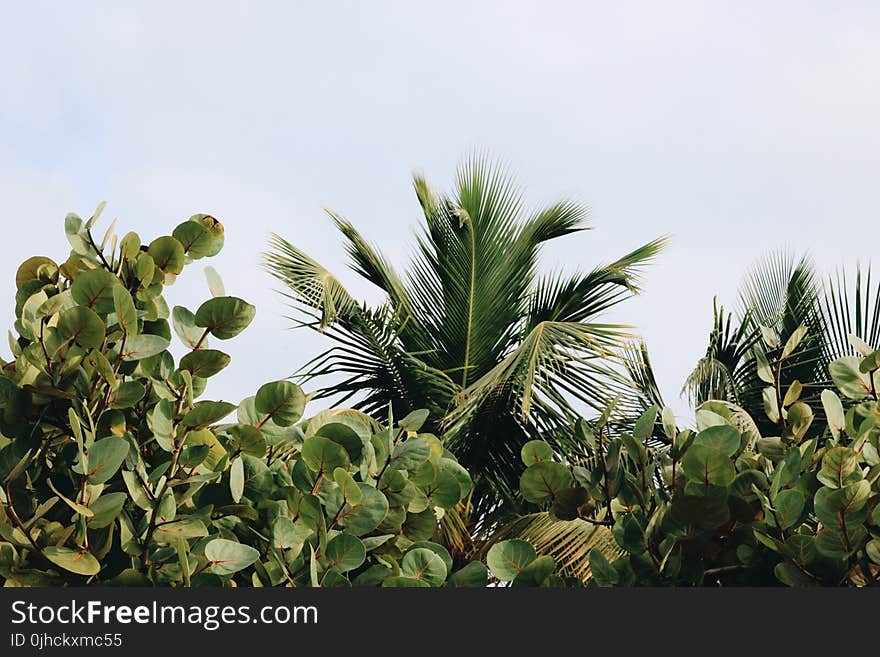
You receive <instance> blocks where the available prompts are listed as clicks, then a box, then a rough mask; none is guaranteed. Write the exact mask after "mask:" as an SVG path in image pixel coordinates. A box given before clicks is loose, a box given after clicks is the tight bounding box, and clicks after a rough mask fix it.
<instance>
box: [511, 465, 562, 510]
mask: <svg viewBox="0 0 880 657" xmlns="http://www.w3.org/2000/svg"><path fill="white" fill-rule="evenodd" d="M571 484H572V476H571V472H569V470H568V468H567V467H566V466H564V465H563V464H561V463H549V462H539V463H535V464H534V465H530V466H529V467H528V468H526V470H525V472H523V474H522V476H521V477H520V481H519V489H520V492H521V493H522V495H523V497H524V498H525V499H526V501H528V502H532V503H534V504H541V503H543V502H548V501H551V500H553V499H554V498H555V497H556V495H557V493H558V492H559V491H561V490H565V489H567V488H570V487H571Z"/></svg>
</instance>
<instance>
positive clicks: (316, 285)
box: [264, 234, 358, 328]
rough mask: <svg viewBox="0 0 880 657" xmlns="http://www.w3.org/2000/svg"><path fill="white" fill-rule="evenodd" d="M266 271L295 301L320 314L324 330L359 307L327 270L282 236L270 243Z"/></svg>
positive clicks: (272, 237) (276, 237)
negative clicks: (285, 288)
mask: <svg viewBox="0 0 880 657" xmlns="http://www.w3.org/2000/svg"><path fill="white" fill-rule="evenodd" d="M269 247H270V248H271V251H269V252H268V253H266V254H265V255H264V264H265V267H266V269H267V270H268V271H269V273H270V274H272V275H273V276H274V277H275V278H277V279H278V280H280V281H281V282H282V283H284V284H285V285H286V286H287V288H288V289H289V290H290V293H289V294H290V295H291V298H292V300H294V301H295V302H298V303H301V304H303V305H305V306H307V307H310V308H313V309H315V310H317V311H319V313H320V323H321V328H324V327H326V326H329V325H330V324H332V323H333V322H335V321H336V320H337V319H339V318H340V317H343V318H348V317H350V316H352V315H354V314H356V313H357V312H358V304H357V302H356V301H355V300H354V298H353V297H352V296H351V295H350V294H349V293H348V290H346V289H345V287H344V286H343V285H342V283H341V282H340V281H339V279H337V278H336V277H335V276H334V275H333V274H332V273H331V272H330V271H329V270H328V269H326V268H325V267H324V266H322V265H321V264H320V263H319V262H317V261H316V260H314V259H312V258H311V257H309V256H308V255H306V254H305V253H304V252H302V251H301V250H299V249H298V248H296V247H295V246H293V244H291V243H290V242H288V241H287V240H285V239H284V238H283V237H281V236H279V235H275V234H273V235H272V236H271V238H270V240H269Z"/></svg>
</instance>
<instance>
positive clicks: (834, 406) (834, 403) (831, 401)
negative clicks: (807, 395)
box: [822, 390, 846, 440]
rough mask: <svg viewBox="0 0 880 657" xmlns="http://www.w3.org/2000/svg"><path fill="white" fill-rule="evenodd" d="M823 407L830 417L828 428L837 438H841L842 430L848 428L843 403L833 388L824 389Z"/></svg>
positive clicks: (827, 416)
mask: <svg viewBox="0 0 880 657" xmlns="http://www.w3.org/2000/svg"><path fill="white" fill-rule="evenodd" d="M822 408H823V409H824V411H825V417H826V418H827V419H828V428H829V429H831V435H832V436H834V438H835V440H836V439H838V438H840V432H841V430H842V429H844V428H846V420H845V416H844V413H843V403H842V402H841V401H840V397H838V396H837V395H836V394H835V393H834V391H833V390H823V391H822Z"/></svg>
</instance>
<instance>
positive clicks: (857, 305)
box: [822, 266, 880, 363]
mask: <svg viewBox="0 0 880 657" xmlns="http://www.w3.org/2000/svg"><path fill="white" fill-rule="evenodd" d="M822 301H823V303H822V310H823V317H824V319H825V331H826V335H827V339H826V343H827V345H828V353H827V355H826V356H827V359H828V362H829V363H830V362H831V361H833V360H835V359H837V358H840V357H842V356H847V355H850V354H855V353H856V352H855V350H854V348H853V346H852V345H851V344H850V342H849V336H850V335H855V336H856V337H858V338H861V339H862V340H864V341H865V342H866V343H868V344H869V345H870V346H871V347H873V348H874V349H877V348H878V347H880V284H875V285H874V286H873V289H872V280H871V268H870V267H867V268H866V269H864V270H863V269H862V268H861V267H860V266H859V267H857V268H856V273H855V280H854V282H853V283H850V280H849V279H848V278H847V274H846V272H845V271H839V272H838V273H837V275H836V276H834V277H833V278H829V280H828V282H827V284H826V287H825V294H824V297H823V299H822Z"/></svg>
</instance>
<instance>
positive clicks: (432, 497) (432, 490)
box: [424, 471, 461, 509]
mask: <svg viewBox="0 0 880 657" xmlns="http://www.w3.org/2000/svg"><path fill="white" fill-rule="evenodd" d="M424 492H425V495H426V496H427V498H428V500H429V501H430V502H431V503H432V504H434V505H435V506H439V507H441V508H444V509H451V508H452V507H454V506H455V505H456V504H457V503H458V500H459V499H460V498H461V486H460V485H459V484H458V479H456V478H455V477H454V476H453V475H451V474H449V473H448V472H443V471H440V472H438V473H437V476H436V477H435V478H434V481H433V482H432V483H431V484H430V485H428V486H425V487H424Z"/></svg>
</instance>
